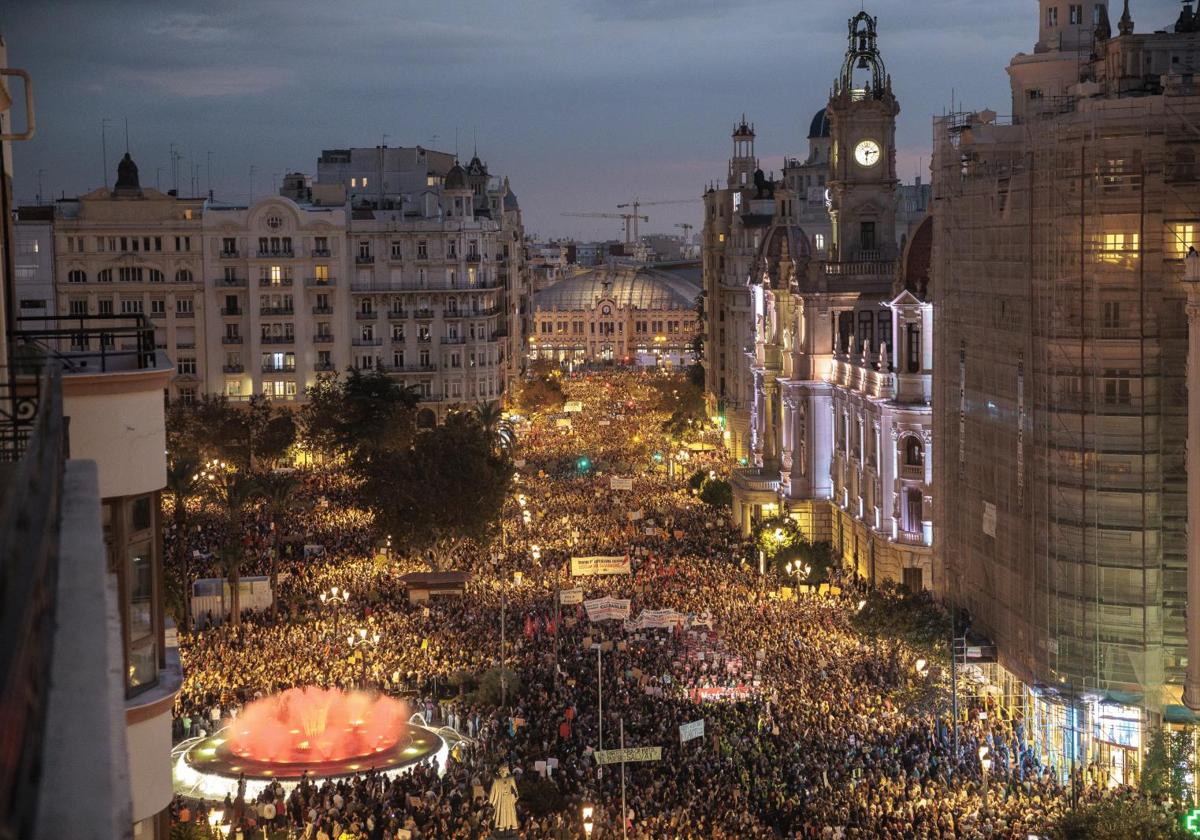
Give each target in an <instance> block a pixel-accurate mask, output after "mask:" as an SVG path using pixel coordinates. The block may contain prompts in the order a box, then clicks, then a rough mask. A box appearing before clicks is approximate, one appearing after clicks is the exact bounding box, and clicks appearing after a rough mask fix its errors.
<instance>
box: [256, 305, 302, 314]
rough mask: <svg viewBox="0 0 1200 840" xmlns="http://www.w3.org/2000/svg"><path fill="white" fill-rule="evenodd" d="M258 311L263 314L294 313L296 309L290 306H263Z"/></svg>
mask: <svg viewBox="0 0 1200 840" xmlns="http://www.w3.org/2000/svg"><path fill="white" fill-rule="evenodd" d="M259 312H260V313H261V314H263V315H295V314H296V310H295V309H293V308H292V307H290V306H264V307H263V308H262V309H260V310H259Z"/></svg>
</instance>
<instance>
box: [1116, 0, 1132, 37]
mask: <svg viewBox="0 0 1200 840" xmlns="http://www.w3.org/2000/svg"><path fill="white" fill-rule="evenodd" d="M1117 31H1118V32H1120V33H1121V34H1122V35H1132V34H1133V18H1131V17H1130V16H1129V0H1125V9H1124V11H1122V12H1121V20H1120V22H1119V23H1117Z"/></svg>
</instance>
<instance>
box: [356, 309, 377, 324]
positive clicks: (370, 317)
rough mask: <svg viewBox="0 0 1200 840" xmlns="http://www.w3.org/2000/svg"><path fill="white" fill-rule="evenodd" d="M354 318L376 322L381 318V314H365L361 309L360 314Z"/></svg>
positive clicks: (357, 313)
mask: <svg viewBox="0 0 1200 840" xmlns="http://www.w3.org/2000/svg"><path fill="white" fill-rule="evenodd" d="M354 317H355V318H357V319H358V320H360V321H374V320H375V319H376V318H378V317H379V312H377V311H372V312H363V311H362V310H361V309H360V310H359V311H358V312H355V313H354Z"/></svg>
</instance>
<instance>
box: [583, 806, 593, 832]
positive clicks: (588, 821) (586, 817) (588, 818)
mask: <svg viewBox="0 0 1200 840" xmlns="http://www.w3.org/2000/svg"><path fill="white" fill-rule="evenodd" d="M594 811H595V808H593V807H592V806H591V805H584V806H583V835H584V837H588V838H590V837H591V836H592V830H593V829H594V828H595V827H596V824H595V823H594V822H592V813H593V812H594Z"/></svg>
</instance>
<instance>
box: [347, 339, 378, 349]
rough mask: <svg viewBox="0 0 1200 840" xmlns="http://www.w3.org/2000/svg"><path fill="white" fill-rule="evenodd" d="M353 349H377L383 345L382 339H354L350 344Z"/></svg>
mask: <svg viewBox="0 0 1200 840" xmlns="http://www.w3.org/2000/svg"><path fill="white" fill-rule="evenodd" d="M350 343H351V344H352V345H354V346H355V347H379V346H381V345H382V344H383V339H382V338H378V337H377V338H355V339H352V340H351V342H350Z"/></svg>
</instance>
